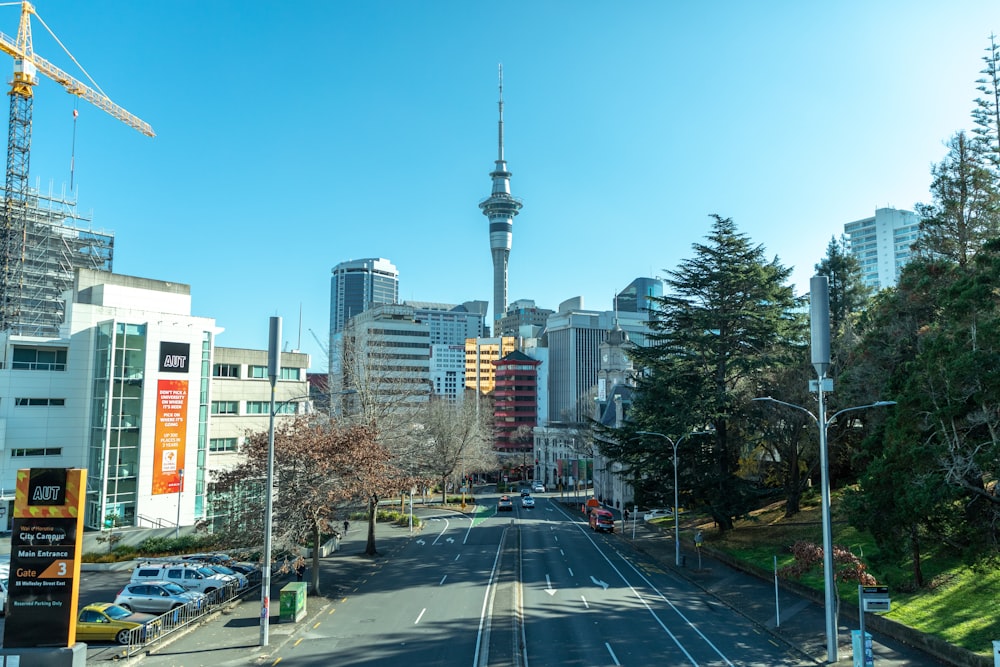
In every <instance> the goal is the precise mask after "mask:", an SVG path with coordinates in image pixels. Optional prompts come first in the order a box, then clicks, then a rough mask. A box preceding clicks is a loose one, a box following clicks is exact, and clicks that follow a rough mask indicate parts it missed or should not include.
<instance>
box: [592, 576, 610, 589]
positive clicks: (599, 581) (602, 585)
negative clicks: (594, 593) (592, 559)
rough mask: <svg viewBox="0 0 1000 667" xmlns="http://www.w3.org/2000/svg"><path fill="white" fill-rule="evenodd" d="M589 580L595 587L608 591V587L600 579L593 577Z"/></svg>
mask: <svg viewBox="0 0 1000 667" xmlns="http://www.w3.org/2000/svg"><path fill="white" fill-rule="evenodd" d="M590 580H591V581H593V582H594V584H595V585H597V586H600V587H601V588H603V589H604V590H608V585H607V584H606V583H604V582H603V581H601V580H600V579H597V578H595V577H594V576H591V577H590Z"/></svg>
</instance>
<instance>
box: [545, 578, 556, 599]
mask: <svg viewBox="0 0 1000 667" xmlns="http://www.w3.org/2000/svg"><path fill="white" fill-rule="evenodd" d="M545 592H546V593H548V594H549V595H555V594H556V589H554V588H552V581H551V580H550V579H549V575H545Z"/></svg>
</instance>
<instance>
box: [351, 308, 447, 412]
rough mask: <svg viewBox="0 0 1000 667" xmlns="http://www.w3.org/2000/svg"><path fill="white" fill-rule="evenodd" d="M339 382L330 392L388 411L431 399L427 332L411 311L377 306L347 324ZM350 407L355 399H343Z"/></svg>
mask: <svg viewBox="0 0 1000 667" xmlns="http://www.w3.org/2000/svg"><path fill="white" fill-rule="evenodd" d="M342 344H343V350H342V351H341V355H342V359H343V376H342V379H341V378H338V377H335V378H333V381H334V384H333V391H342V392H344V393H347V392H350V393H351V394H352V395H355V396H356V395H357V394H361V395H363V396H366V397H367V398H369V399H371V400H373V401H374V402H375V403H378V404H379V405H381V406H383V407H386V408H388V409H391V410H395V409H401V410H405V409H412V408H415V407H418V406H419V405H420V404H422V403H426V402H427V401H428V400H429V398H430V392H431V386H430V380H431V375H430V358H431V345H430V328H429V326H428V325H427V323H426V322H421V321H419V320H417V319H416V318H415V317H414V314H413V308H412V307H411V306H404V305H402V304H379V305H377V306H374V307H372V308H369V309H367V310H365V311H364V312H363V313H360V314H358V315H355V316H354V317H352V318H351V319H350V320H348V321H347V325H346V326H345V327H344V331H343V341H342ZM347 403H348V404H349V406H351V407H350V408H349V409H353V403H354V401H353V400H351V399H349V400H348V401H347Z"/></svg>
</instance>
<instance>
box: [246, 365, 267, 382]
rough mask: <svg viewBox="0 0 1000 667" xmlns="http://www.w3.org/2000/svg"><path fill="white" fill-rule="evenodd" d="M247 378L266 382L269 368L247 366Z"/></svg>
mask: <svg viewBox="0 0 1000 667" xmlns="http://www.w3.org/2000/svg"><path fill="white" fill-rule="evenodd" d="M247 377H248V378H253V379H255V380H266V379H267V366H247Z"/></svg>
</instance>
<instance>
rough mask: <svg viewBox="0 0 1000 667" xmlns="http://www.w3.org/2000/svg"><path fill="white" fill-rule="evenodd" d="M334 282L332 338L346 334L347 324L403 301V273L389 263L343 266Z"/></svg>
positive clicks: (336, 271)
mask: <svg viewBox="0 0 1000 667" xmlns="http://www.w3.org/2000/svg"><path fill="white" fill-rule="evenodd" d="M332 273H333V277H332V278H331V279H330V334H331V336H332V335H333V334H335V333H337V332H339V331H343V329H344V325H345V324H347V320H349V319H351V318H352V317H354V316H355V315H358V314H360V313H363V312H364V311H366V310H368V309H369V308H371V307H372V306H374V305H376V304H380V303H396V302H398V301H399V271H397V270H396V267H395V266H393V264H392V262H390V261H389V260H387V259H382V258H381V257H379V258H369V259H357V260H350V261H347V262H341V263H340V264H338V265H337V266H335V267H333V271H332Z"/></svg>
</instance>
